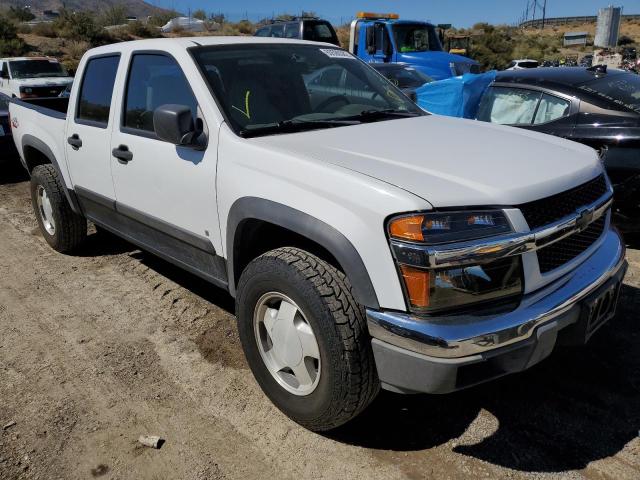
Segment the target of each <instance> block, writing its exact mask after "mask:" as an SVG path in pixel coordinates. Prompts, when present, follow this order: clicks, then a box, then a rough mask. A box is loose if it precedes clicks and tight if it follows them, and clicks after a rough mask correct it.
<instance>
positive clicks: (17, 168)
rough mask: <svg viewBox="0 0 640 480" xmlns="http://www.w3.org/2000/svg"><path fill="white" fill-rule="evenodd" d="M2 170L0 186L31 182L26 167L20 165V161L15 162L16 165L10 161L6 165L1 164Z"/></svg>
mask: <svg viewBox="0 0 640 480" xmlns="http://www.w3.org/2000/svg"><path fill="white" fill-rule="evenodd" d="M1 154H2V153H0V155H1ZM0 169H2V173H1V174H0V185H11V184H13V183H20V182H25V181H28V180H29V174H28V173H27V171H26V170H25V169H24V167H23V166H22V165H20V163H19V160H15V163H14V162H10V161H7V162H5V163H3V162H0Z"/></svg>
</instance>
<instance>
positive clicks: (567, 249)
mask: <svg viewBox="0 0 640 480" xmlns="http://www.w3.org/2000/svg"><path fill="white" fill-rule="evenodd" d="M606 222H607V215H606V214H605V215H603V216H602V217H600V218H599V219H598V220H596V221H595V222H593V223H591V225H589V226H588V227H587V228H586V229H585V230H583V231H582V232H579V233H574V234H573V235H571V236H569V237H567V238H564V239H562V240H560V241H558V242H556V243H553V244H551V245H549V246H548V247H545V248H542V249H540V250H538V265H539V266H540V273H547V272H550V271H552V270H555V269H556V268H559V267H561V266H562V265H564V264H566V263H568V262H570V261H571V260H573V259H575V258H577V257H578V256H579V255H580V254H581V253H583V252H585V251H586V250H587V249H589V247H591V246H592V245H593V244H594V243H595V242H596V241H597V240H598V238H600V236H601V235H602V233H603V232H604V227H605V225H606Z"/></svg>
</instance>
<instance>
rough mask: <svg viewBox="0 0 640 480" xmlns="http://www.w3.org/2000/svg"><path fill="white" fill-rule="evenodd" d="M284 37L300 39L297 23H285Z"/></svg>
mask: <svg viewBox="0 0 640 480" xmlns="http://www.w3.org/2000/svg"><path fill="white" fill-rule="evenodd" d="M284 36H285V37H286V38H298V37H300V24H299V23H297V22H296V23H287V28H286V29H285V33H284Z"/></svg>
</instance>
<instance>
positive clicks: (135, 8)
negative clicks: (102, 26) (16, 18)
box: [0, 0, 167, 17]
mask: <svg viewBox="0 0 640 480" xmlns="http://www.w3.org/2000/svg"><path fill="white" fill-rule="evenodd" d="M16 3H17V2H16V1H15V0H0V9H5V8H9V7H15V6H16ZM20 3H28V4H29V5H30V7H31V11H32V12H33V13H34V14H35V15H38V14H39V13H41V12H43V11H44V10H54V11H59V10H61V9H62V8H63V7H66V8H67V10H78V11H91V12H94V13H100V12H101V11H102V10H104V9H105V8H110V7H113V6H116V5H124V6H125V7H126V9H127V15H133V16H136V17H146V16H149V15H154V14H159V13H166V12H167V10H166V9H163V8H160V7H156V6H154V5H151V4H150V3H148V2H145V1H143V0H127V1H122V0H64V1H62V0H29V2H20Z"/></svg>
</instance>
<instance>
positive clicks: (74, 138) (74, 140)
mask: <svg viewBox="0 0 640 480" xmlns="http://www.w3.org/2000/svg"><path fill="white" fill-rule="evenodd" d="M67 143H68V144H69V145H71V148H73V149H74V150H79V149H80V147H82V140H80V136H79V135H78V134H77V133H74V134H73V135H71V136H70V137H69V138H67Z"/></svg>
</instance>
